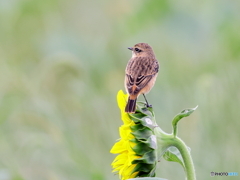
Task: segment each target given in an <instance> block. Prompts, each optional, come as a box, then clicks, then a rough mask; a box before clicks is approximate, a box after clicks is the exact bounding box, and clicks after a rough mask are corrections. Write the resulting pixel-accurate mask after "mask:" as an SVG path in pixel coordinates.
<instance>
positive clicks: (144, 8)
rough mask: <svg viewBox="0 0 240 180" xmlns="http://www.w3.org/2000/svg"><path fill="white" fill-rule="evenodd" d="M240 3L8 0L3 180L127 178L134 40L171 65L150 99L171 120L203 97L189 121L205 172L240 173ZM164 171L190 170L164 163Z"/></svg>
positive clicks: (1, 97)
mask: <svg viewBox="0 0 240 180" xmlns="http://www.w3.org/2000/svg"><path fill="white" fill-rule="evenodd" d="M239 9H240V1H234V0H233V1H227V0H213V1H205V0H203V1H198V2H197V1H192V2H190V1H186V0H181V1H173V0H170V1H167V0H161V1H156V0H148V1H143V0H142V1H140V0H131V1H127V0H121V1H110V0H100V1H88V0H81V1H78V0H69V1H63V0H42V1H38V0H0V123H1V124H0V180H79V179H80V180H117V179H118V176H117V175H114V174H113V173H111V170H112V169H111V166H110V164H111V162H112V160H113V159H114V158H115V155H112V154H110V153H109V150H110V149H111V147H112V145H113V144H114V143H115V140H116V139H118V138H119V134H118V127H119V126H120V125H121V123H122V122H121V120H120V113H119V109H118V107H117V104H116V94H117V92H118V90H120V89H124V85H123V80H124V70H125V66H126V64H127V61H128V60H129V59H130V57H131V52H130V51H129V50H127V47H129V46H133V45H134V44H136V43H139V42H146V43H149V44H150V45H151V46H152V47H153V49H154V51H155V53H156V56H157V58H158V60H159V62H160V64H161V69H160V73H159V76H158V79H157V82H156V85H155V87H154V88H153V89H152V91H151V93H150V94H148V95H147V97H148V100H149V101H150V103H151V104H152V105H153V107H154V110H155V113H156V118H157V121H158V124H159V125H160V126H161V127H162V129H163V130H165V131H166V132H169V133H170V132H171V119H172V118H173V117H174V116H175V114H177V113H178V112H180V111H181V110H182V109H184V108H189V107H195V106H196V105H199V108H198V109H197V111H196V112H194V113H193V114H192V115H191V116H190V117H188V118H186V119H184V120H182V121H181V122H180V124H179V136H180V137H181V138H182V139H183V140H184V141H185V142H186V144H187V145H188V146H189V147H191V154H192V158H193V161H194V163H195V168H196V173H197V177H198V179H204V180H206V179H210V172H211V171H216V172H238V173H240V171H239V170H240V159H239V150H240V130H239V127H240V91H239V90H240V80H239V78H240V11H239ZM139 100H143V98H142V97H140V98H139ZM157 176H158V177H162V178H166V179H169V180H179V179H182V180H183V179H184V171H183V169H182V167H181V166H180V165H178V164H177V163H171V162H166V161H165V160H162V161H161V162H160V163H159V165H158V170H157ZM228 178H229V177H215V179H228ZM238 178H239V177H231V179H238Z"/></svg>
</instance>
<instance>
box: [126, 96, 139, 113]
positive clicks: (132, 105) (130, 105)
mask: <svg viewBox="0 0 240 180" xmlns="http://www.w3.org/2000/svg"><path fill="white" fill-rule="evenodd" d="M136 102H137V99H130V98H128V102H127V105H126V108H125V112H127V113H135V111H136Z"/></svg>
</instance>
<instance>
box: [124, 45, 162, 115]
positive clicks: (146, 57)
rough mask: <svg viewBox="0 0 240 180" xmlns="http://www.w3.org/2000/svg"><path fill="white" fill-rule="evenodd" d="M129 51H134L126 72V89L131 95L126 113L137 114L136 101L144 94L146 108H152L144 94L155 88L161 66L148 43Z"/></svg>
mask: <svg viewBox="0 0 240 180" xmlns="http://www.w3.org/2000/svg"><path fill="white" fill-rule="evenodd" d="M128 49H129V50H131V51H132V58H131V59H130V60H129V62H128V64H127V67H126V70H125V73H126V75H125V88H126V91H127V92H128V94H129V98H128V103H127V105H126V108H125V112H128V113H135V111H136V101H137V98H138V96H139V95H140V94H143V97H144V99H145V101H146V106H147V107H150V105H149V104H148V101H147V99H146V97H145V95H144V94H146V93H148V92H149V91H150V90H151V89H152V87H153V86H154V84H155V81H156V78H157V75H158V70H159V64H158V61H157V59H156V57H155V55H154V52H153V49H152V48H151V46H149V45H148V44H147V43H138V44H136V45H135V46H134V47H130V48H128Z"/></svg>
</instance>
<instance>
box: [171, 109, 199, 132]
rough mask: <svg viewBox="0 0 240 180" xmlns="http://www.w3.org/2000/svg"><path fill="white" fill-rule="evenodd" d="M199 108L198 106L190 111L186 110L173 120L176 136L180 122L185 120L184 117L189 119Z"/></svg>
mask: <svg viewBox="0 0 240 180" xmlns="http://www.w3.org/2000/svg"><path fill="white" fill-rule="evenodd" d="M197 108H198V106H196V107H195V108H189V109H184V110H182V111H181V112H180V113H179V114H177V115H176V116H175V117H174V118H173V120H172V127H173V135H174V136H176V135H177V124H178V122H179V121H180V120H181V119H182V118H183V117H187V116H189V115H190V114H192V113H193V112H194V111H195V110H196V109H197Z"/></svg>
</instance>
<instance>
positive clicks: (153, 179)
mask: <svg viewBox="0 0 240 180" xmlns="http://www.w3.org/2000/svg"><path fill="white" fill-rule="evenodd" d="M128 180H167V179H163V178H158V177H143V178H132V179H128Z"/></svg>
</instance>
